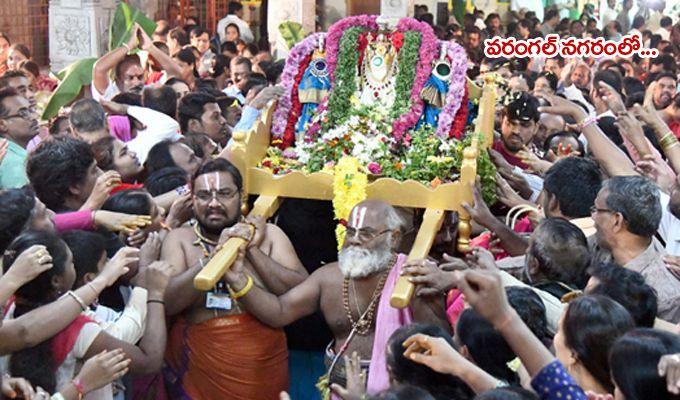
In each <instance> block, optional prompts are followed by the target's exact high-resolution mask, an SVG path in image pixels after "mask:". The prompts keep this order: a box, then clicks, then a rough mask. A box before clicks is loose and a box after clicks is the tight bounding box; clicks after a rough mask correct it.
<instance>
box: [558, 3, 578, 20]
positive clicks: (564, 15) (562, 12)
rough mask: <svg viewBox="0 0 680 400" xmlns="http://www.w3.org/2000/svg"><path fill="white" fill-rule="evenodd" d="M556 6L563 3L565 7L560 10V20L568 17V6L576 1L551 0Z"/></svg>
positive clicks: (572, 5) (573, 4)
mask: <svg viewBox="0 0 680 400" xmlns="http://www.w3.org/2000/svg"><path fill="white" fill-rule="evenodd" d="M553 3H554V4H555V5H556V6H557V5H560V4H564V5H565V6H566V7H564V8H562V9H561V10H560V20H562V19H564V18H569V8H570V7H568V6H571V7H574V6H575V5H576V3H575V2H574V1H573V0H554V2H553Z"/></svg>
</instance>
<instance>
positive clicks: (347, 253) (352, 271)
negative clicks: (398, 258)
mask: <svg viewBox="0 0 680 400" xmlns="http://www.w3.org/2000/svg"><path fill="white" fill-rule="evenodd" d="M391 261H392V248H391V240H389V241H385V242H383V243H382V244H380V245H379V246H378V247H377V248H375V249H373V250H367V249H364V248H361V247H357V246H351V247H348V248H345V249H342V250H341V251H340V254H338V267H340V271H341V272H342V275H343V276H344V277H346V278H352V279H357V278H365V277H367V276H369V275H372V274H375V273H376V272H380V271H384V270H386V269H388V268H390V267H392V265H391Z"/></svg>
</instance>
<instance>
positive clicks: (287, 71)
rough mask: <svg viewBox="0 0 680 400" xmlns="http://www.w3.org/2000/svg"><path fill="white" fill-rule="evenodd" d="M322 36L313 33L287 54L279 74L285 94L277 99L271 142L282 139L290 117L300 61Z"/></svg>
mask: <svg viewBox="0 0 680 400" xmlns="http://www.w3.org/2000/svg"><path fill="white" fill-rule="evenodd" d="M322 35H323V33H313V34H311V35H309V36H307V37H306V38H305V39H303V40H302V42H300V43H298V44H296V45H295V46H293V48H292V49H291V51H290V53H289V54H288V57H287V59H286V66H285V67H284V68H283V73H282V74H281V86H282V87H283V88H284V89H285V93H284V94H283V96H281V98H280V99H279V101H278V104H277V105H276V111H274V117H273V120H272V131H271V133H272V140H274V139H281V140H282V139H283V133H284V132H285V130H286V126H287V124H288V118H289V117H290V110H291V108H292V106H293V103H292V98H293V89H294V86H295V77H296V76H297V75H298V73H299V70H300V64H301V63H302V61H303V60H304V59H305V58H306V57H307V56H309V55H310V54H311V53H312V52H313V51H314V50H315V49H316V48H317V46H318V45H319V37H320V36H322Z"/></svg>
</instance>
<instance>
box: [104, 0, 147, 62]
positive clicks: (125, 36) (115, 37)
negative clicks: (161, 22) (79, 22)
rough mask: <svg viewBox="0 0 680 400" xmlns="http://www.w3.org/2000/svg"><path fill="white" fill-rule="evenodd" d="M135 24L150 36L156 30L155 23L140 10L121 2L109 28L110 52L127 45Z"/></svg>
mask: <svg viewBox="0 0 680 400" xmlns="http://www.w3.org/2000/svg"><path fill="white" fill-rule="evenodd" d="M135 23H138V24H139V26H141V27H142V29H144V32H146V34H147V35H149V36H151V35H152V34H153V32H154V31H155V30H156V23H155V22H153V21H152V20H150V19H149V18H147V17H146V15H144V14H143V13H142V12H140V11H139V10H137V9H135V8H133V7H130V6H129V5H127V4H126V3H124V2H120V4H118V7H117V8H116V13H115V14H114V15H113V19H112V20H111V26H110V27H109V51H111V50H113V49H115V48H118V47H120V46H122V45H123V43H127V41H128V40H129V39H130V34H131V33H132V31H133V29H134V26H135Z"/></svg>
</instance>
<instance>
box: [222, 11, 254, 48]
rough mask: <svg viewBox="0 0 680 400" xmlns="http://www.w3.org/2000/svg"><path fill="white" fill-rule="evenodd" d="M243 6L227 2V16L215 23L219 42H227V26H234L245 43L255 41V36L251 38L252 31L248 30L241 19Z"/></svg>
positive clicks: (246, 24)
mask: <svg viewBox="0 0 680 400" xmlns="http://www.w3.org/2000/svg"><path fill="white" fill-rule="evenodd" d="M242 18H243V4H241V3H237V2H235V1H230V2H229V9H228V12H227V16H226V17H224V18H222V19H221V20H220V21H219V22H218V23H217V34H218V35H220V42H224V41H226V40H227V37H226V29H227V25H229V24H236V25H237V26H238V29H239V31H240V33H241V39H243V41H244V42H246V43H252V42H254V41H255V36H253V31H252V30H250V26H248V23H247V22H246V21H244V20H243V19H242Z"/></svg>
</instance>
